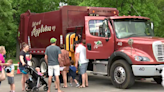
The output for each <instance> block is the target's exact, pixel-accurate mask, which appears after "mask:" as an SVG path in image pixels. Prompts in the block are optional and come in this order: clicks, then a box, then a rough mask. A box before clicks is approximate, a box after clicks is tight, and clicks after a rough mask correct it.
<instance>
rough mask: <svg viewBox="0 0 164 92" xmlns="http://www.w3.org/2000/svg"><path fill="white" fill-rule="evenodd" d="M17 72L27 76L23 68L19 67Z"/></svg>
mask: <svg viewBox="0 0 164 92" xmlns="http://www.w3.org/2000/svg"><path fill="white" fill-rule="evenodd" d="M19 70H20V72H21V73H23V74H27V72H25V71H24V70H25V67H19Z"/></svg>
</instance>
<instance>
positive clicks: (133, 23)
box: [114, 19, 154, 38]
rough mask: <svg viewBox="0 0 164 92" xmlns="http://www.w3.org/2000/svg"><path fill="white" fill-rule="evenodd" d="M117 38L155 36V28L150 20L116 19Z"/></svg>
mask: <svg viewBox="0 0 164 92" xmlns="http://www.w3.org/2000/svg"><path fill="white" fill-rule="evenodd" d="M114 27H115V31H116V36H117V38H127V37H139V36H154V33H153V28H152V27H151V23H150V22H148V20H139V19H122V20H114Z"/></svg>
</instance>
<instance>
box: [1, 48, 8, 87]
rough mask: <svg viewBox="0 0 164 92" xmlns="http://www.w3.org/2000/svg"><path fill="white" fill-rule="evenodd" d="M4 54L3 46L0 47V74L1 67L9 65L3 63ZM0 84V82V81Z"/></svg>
mask: <svg viewBox="0 0 164 92" xmlns="http://www.w3.org/2000/svg"><path fill="white" fill-rule="evenodd" d="M5 54H6V50H5V47H4V46H0V72H1V71H2V68H3V66H8V65H9V64H7V63H5V59H4V57H3V56H4V55H5ZM0 84H1V81H0Z"/></svg>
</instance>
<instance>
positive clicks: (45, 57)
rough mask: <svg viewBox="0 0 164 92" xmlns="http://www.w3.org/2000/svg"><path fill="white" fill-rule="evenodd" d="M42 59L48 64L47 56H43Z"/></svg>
mask: <svg viewBox="0 0 164 92" xmlns="http://www.w3.org/2000/svg"><path fill="white" fill-rule="evenodd" d="M44 59H45V61H46V63H47V64H48V56H47V55H45V56H44Z"/></svg>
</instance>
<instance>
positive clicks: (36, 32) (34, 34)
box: [31, 20, 56, 37]
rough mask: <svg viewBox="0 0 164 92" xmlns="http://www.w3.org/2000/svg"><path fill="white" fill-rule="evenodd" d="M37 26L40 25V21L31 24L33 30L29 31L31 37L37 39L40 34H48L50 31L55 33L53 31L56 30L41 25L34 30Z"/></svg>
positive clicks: (54, 27)
mask: <svg viewBox="0 0 164 92" xmlns="http://www.w3.org/2000/svg"><path fill="white" fill-rule="evenodd" d="M37 25H41V20H40V21H39V22H33V23H32V27H34V28H33V30H32V31H31V36H35V37H37V36H39V35H40V33H43V32H48V31H51V30H53V31H55V29H56V26H47V25H45V26H43V24H42V25H41V27H40V28H38V29H36V26H37Z"/></svg>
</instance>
